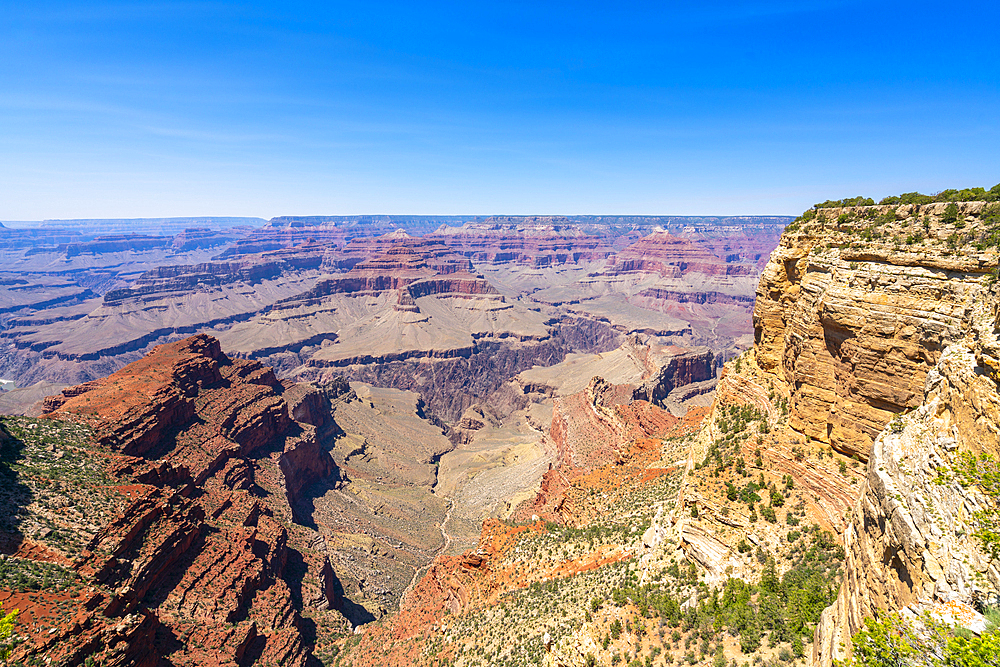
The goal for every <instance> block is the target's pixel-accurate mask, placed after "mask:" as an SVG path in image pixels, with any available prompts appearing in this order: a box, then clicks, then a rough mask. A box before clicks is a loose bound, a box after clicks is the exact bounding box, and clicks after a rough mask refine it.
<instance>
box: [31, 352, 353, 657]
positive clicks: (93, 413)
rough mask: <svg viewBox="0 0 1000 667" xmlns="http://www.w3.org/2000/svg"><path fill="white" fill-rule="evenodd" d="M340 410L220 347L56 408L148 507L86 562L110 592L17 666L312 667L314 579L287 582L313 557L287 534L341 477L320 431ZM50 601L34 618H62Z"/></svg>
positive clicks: (94, 581)
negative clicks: (91, 439)
mask: <svg viewBox="0 0 1000 667" xmlns="http://www.w3.org/2000/svg"><path fill="white" fill-rule="evenodd" d="M286 394H287V395H288V398H289V401H287V402H286V400H285V395H286ZM289 403H291V404H292V406H293V407H292V412H293V414H294V415H295V416H298V417H300V418H301V419H302V421H296V420H293V419H292V417H291V416H290V415H289ZM324 405H325V403H324V402H323V401H321V400H319V392H318V390H316V389H312V388H309V387H301V386H290V387H288V388H286V387H285V386H284V385H282V384H281V383H279V382H278V381H277V379H276V378H275V377H274V374H273V373H272V372H271V370H270V369H269V368H265V367H263V366H261V365H260V364H259V363H257V362H253V361H245V360H230V359H228V358H227V357H226V356H225V355H224V354H222V352H221V350H220V348H219V344H218V341H216V340H215V339H213V338H211V337H209V336H205V335H198V336H193V337H191V338H188V339H185V340H182V341H179V342H177V343H172V344H169V345H162V346H159V347H157V348H155V349H154V350H153V351H152V352H151V353H150V354H149V355H147V356H146V357H144V358H143V359H141V360H140V361H137V362H135V363H133V364H131V365H129V366H127V367H125V368H124V369H122V370H121V371H119V372H117V373H115V374H114V375H111V376H109V377H107V378H104V379H102V380H98V381H95V382H90V383H88V384H87V385H83V386H80V387H73V388H70V389H67V390H65V391H64V392H63V394H62V395H61V396H57V397H52V398H50V399H49V400H48V401H47V403H46V409H47V411H48V414H49V415H50V416H52V417H56V418H59V419H70V420H82V421H85V422H87V423H89V424H91V425H92V426H93V427H94V429H95V432H96V437H97V440H98V445H99V446H100V447H102V448H107V449H109V450H111V451H112V452H113V454H112V462H111V464H110V472H112V473H113V474H114V476H115V477H117V478H118V479H119V480H121V481H122V482H126V483H128V484H130V486H128V495H129V497H130V498H132V501H131V502H130V503H129V504H128V506H127V508H126V509H125V511H124V512H123V513H122V514H121V515H119V516H118V517H116V518H114V519H112V520H111V522H110V523H109V524H108V525H107V526H106V527H105V528H103V529H102V530H101V531H100V532H99V533H98V534H97V535H96V536H95V538H94V539H93V540H92V541H91V543H90V545H89V546H88V547H87V548H86V549H84V550H83V551H82V552H81V553H80V554H79V555H78V556H77V557H76V559H75V560H74V562H73V568H74V569H75V570H76V572H77V573H78V574H79V575H80V576H81V577H83V579H84V581H86V582H90V585H91V588H90V590H91V591H97V592H95V593H93V594H92V595H91V596H90V597H88V598H86V599H84V600H74V604H75V608H76V609H77V613H78V615H79V619H78V621H77V622H75V623H73V624H70V625H68V626H66V625H63V626H60V627H58V628H57V631H56V632H54V633H52V634H51V635H46V636H45V637H42V638H33V640H32V641H29V642H28V643H26V644H25V645H23V646H21V647H19V648H18V653H17V655H16V656H15V657H19V659H24V658H27V657H30V656H33V655H35V656H37V655H39V654H40V653H44V654H46V655H49V656H51V657H58V658H59V659H60V660H63V661H66V662H68V663H79V662H80V661H82V660H83V658H84V657H87V656H89V655H92V656H94V657H96V658H97V659H99V660H100V661H103V662H102V663H101V664H150V665H153V664H161V663H159V662H158V659H161V660H165V661H166V662H167V663H169V664H177V665H206V664H211V665H223V664H249V663H250V662H254V663H255V664H281V665H305V664H307V660H308V658H309V656H310V648H309V646H308V645H307V644H306V643H305V641H304V640H303V637H302V635H301V631H300V627H301V618H300V615H299V610H300V609H301V604H302V601H301V599H299V600H298V601H296V596H295V595H293V593H292V589H293V588H297V587H299V586H301V581H296V580H294V579H291V578H287V575H286V563H287V561H288V560H289V558H290V557H291V555H292V554H293V553H295V555H296V558H297V559H298V560H301V559H302V555H300V554H299V553H298V552H295V551H294V549H293V547H292V546H290V545H289V528H288V523H287V522H288V518H289V516H290V515H291V514H293V513H294V508H295V505H296V503H297V501H298V500H299V498H300V497H301V493H302V491H303V489H305V488H306V487H307V486H309V485H310V484H312V483H314V482H316V481H319V480H322V479H335V478H336V472H337V468H336V466H335V464H334V462H333V459H332V458H330V455H329V454H328V453H327V452H326V450H325V449H324V448H323V447H321V446H320V445H319V443H318V441H317V430H316V429H317V427H323V426H324V425H327V424H329V423H331V420H330V416H329V413H328V411H327V412H324V408H323V406H324ZM279 471H280V472H279ZM275 473H277V474H275ZM123 488H124V487H123ZM307 560H309V561H310V562H314V563H315V564H316V566H317V567H318V568H320V569H321V570H324V568H325V569H329V562H328V561H325V560H324V559H322V558H320V559H316V558H312V557H309V558H308V559H307ZM298 576H299V577H300V576H301V575H298ZM316 576H317V577H319V578H321V577H322V576H323V572H322V571H320V572H317V573H316ZM327 579H329V577H327ZM328 583H329V581H328ZM42 593H44V594H47V595H50V596H51V594H52V592H51V591H49V592H48V593H46V592H44V591H43V592H42ZM323 593H324V594H325V595H326V597H327V598H328V599H326V600H325V601H324V606H326V607H331V606H333V605H335V603H336V601H335V600H334V599H333V587H332V585H327V586H324V591H323ZM40 596H41V597H40V598H39V599H38V600H35V601H34V602H33V604H36V605H38V604H41V605H43V606H44V604H48V602H46V600H45V599H44V598H45V595H42V594H40ZM15 602H16V601H15Z"/></svg>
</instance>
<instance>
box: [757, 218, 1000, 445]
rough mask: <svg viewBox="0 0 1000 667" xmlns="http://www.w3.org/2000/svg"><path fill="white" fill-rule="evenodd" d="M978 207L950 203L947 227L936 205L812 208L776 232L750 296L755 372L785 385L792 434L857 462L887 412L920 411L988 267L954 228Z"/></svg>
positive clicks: (992, 259)
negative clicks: (811, 214)
mask: <svg viewBox="0 0 1000 667" xmlns="http://www.w3.org/2000/svg"><path fill="white" fill-rule="evenodd" d="M982 208H983V204H982V203H981V202H972V203H964V204H961V205H960V210H961V215H960V219H962V218H965V220H962V227H959V228H956V227H955V225H954V224H945V223H943V222H941V219H940V214H941V213H942V212H943V207H942V206H940V205H937V204H932V205H928V206H923V207H911V206H903V207H899V208H898V209H897V208H896V207H892V206H870V207H857V208H851V209H820V211H819V215H818V217H816V218H815V219H813V220H811V221H808V222H807V223H804V224H802V226H801V227H800V228H799V229H798V230H795V231H791V232H789V233H786V234H785V236H784V237H783V238H782V241H781V244H780V245H779V247H778V249H777V250H776V251H775V252H774V253H773V254H772V257H771V260H770V261H769V262H768V264H767V266H766V267H765V269H764V272H763V275H762V277H761V281H760V285H759V287H758V289H757V302H756V305H755V307H754V335H755V339H756V347H757V358H758V362H759V363H760V365H761V367H762V368H763V369H764V370H766V371H770V372H773V373H776V374H777V375H778V376H780V377H781V378H782V379H783V380H784V381H785V382H786V383H787V384H788V386H789V389H790V393H791V426H792V428H793V429H795V430H796V431H799V432H800V433H802V434H804V435H806V436H808V437H809V438H812V439H814V440H817V441H819V442H822V443H828V444H829V445H831V446H832V447H833V448H834V449H837V450H838V451H840V452H842V453H845V454H847V455H855V456H858V457H860V458H864V457H866V456H867V453H868V450H869V448H870V446H871V443H872V441H873V440H874V439H875V437H876V436H877V435H878V433H879V431H881V430H882V428H883V427H884V426H885V424H886V423H887V422H888V421H889V419H890V418H891V417H892V416H893V415H894V414H896V413H898V412H900V411H902V410H905V409H909V408H913V407H915V406H917V405H918V404H919V403H920V400H921V397H922V393H923V384H924V379H925V377H926V375H927V373H928V371H929V370H930V369H931V368H932V367H933V366H934V364H935V363H936V362H937V360H938V358H939V357H940V355H941V352H942V351H943V350H944V348H945V347H946V346H947V345H948V344H949V343H950V342H953V341H955V340H957V339H959V338H960V337H961V336H962V335H963V334H962V332H963V331H964V330H965V329H966V328H967V325H968V320H969V317H970V313H971V310H972V306H973V305H974V304H975V303H976V301H977V300H979V299H981V298H982V297H983V294H984V290H985V287H986V284H987V282H988V280H987V273H988V272H989V271H991V270H992V269H993V268H994V267H995V266H996V254H995V252H992V251H990V252H978V251H977V250H976V249H975V248H974V247H973V246H971V245H964V246H963V244H962V240H961V237H960V236H958V232H957V231H956V229H970V228H974V225H975V224H976V221H977V218H978V216H979V215H980V213H981V211H982ZM845 217H846V218H849V219H845ZM890 218H891V219H890ZM925 220H926V225H925V224H924V221H925ZM916 235H919V236H922V237H923V236H926V237H927V238H924V239H923V240H921V241H917V240H915V237H916ZM952 235H955V236H956V237H957V238H958V240H957V241H955V244H956V247H955V249H954V250H952V249H951V248H950V247H949V246H948V244H947V243H946V242H945V240H946V239H948V238H949V237H950V236H952ZM865 236H871V237H872V238H870V239H869V240H865V241H864V242H863V243H862V242H860V241H861V239H862V238H864V237H865ZM907 239H909V240H910V241H911V242H910V243H907Z"/></svg>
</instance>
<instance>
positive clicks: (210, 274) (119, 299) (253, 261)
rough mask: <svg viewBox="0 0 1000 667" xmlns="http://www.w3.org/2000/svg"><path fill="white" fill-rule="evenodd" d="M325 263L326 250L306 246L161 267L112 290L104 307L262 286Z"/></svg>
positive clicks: (107, 295) (105, 297)
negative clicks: (241, 285) (239, 286)
mask: <svg viewBox="0 0 1000 667" xmlns="http://www.w3.org/2000/svg"><path fill="white" fill-rule="evenodd" d="M322 262H323V249H322V248H320V247H318V246H315V245H305V246H300V247H297V248H289V249H284V250H277V251H274V252H267V253H262V254H260V255H254V256H247V257H242V258H240V259H238V260H233V261H225V262H205V263H201V264H187V265H178V266H159V267H156V268H154V269H150V270H149V271H146V272H145V273H143V274H142V275H140V276H139V277H138V278H137V279H136V281H135V284H134V285H133V286H132V287H127V288H122V289H116V290H111V291H109V292H108V293H107V294H105V295H104V304H105V305H108V306H113V305H118V304H121V303H123V302H125V301H128V300H133V299H145V300H155V299H159V298H162V297H163V296H165V295H169V294H174V293H185V292H192V291H196V290H206V289H213V288H217V287H219V286H222V285H229V284H233V283H238V282H244V283H248V284H251V285H253V284H259V283H260V282H261V281H264V280H274V279H276V278H279V277H281V276H282V275H283V274H286V273H290V272H297V271H308V270H311V269H318V268H319V267H320V265H321V264H322Z"/></svg>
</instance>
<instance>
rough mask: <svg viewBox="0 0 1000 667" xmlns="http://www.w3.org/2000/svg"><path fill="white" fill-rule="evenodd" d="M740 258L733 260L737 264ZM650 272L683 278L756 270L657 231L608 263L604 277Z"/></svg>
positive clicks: (747, 272) (725, 274)
mask: <svg viewBox="0 0 1000 667" xmlns="http://www.w3.org/2000/svg"><path fill="white" fill-rule="evenodd" d="M738 258H739V256H738V255H736V256H734V258H733V259H734V260H735V259H738ZM635 272H649V273H659V274H660V275H661V276H662V277H664V278H681V277H683V276H686V275H687V274H689V273H701V274H704V275H707V276H748V275H752V274H753V266H752V265H747V264H742V263H728V262H727V261H726V260H725V259H722V258H719V257H716V256H715V255H713V254H712V253H710V252H708V251H707V250H705V248H703V247H701V246H700V245H699V244H697V243H695V242H693V241H691V240H690V239H686V238H682V237H679V236H674V235H673V234H671V233H670V232H667V231H656V232H653V233H652V234H650V235H649V236H645V237H643V238H641V239H639V240H638V241H636V242H635V243H633V244H632V245H630V246H628V247H626V248H624V249H623V250H621V251H620V252H619V253H618V254H617V255H615V256H614V257H612V258H610V259H609V260H608V266H607V268H606V269H605V273H608V274H612V275H617V274H622V273H635Z"/></svg>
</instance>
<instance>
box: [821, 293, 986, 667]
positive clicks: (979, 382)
mask: <svg viewBox="0 0 1000 667" xmlns="http://www.w3.org/2000/svg"><path fill="white" fill-rule="evenodd" d="M998 312H1000V311H998V295H997V291H996V289H995V287H994V288H992V289H990V290H989V291H986V290H984V292H983V294H982V295H981V298H980V299H979V300H977V302H976V304H975V305H974V306H973V308H972V309H971V313H970V317H969V320H968V325H969V326H968V328H967V329H966V330H965V336H964V338H963V340H961V341H959V342H956V343H954V344H952V345H950V346H948V347H947V348H945V350H944V351H943V352H942V353H941V354H940V356H939V358H938V361H937V364H936V365H935V366H934V367H933V368H931V369H930V370H929V371H928V372H927V373H926V376H925V381H924V392H923V397H922V401H921V403H920V405H919V406H918V407H917V408H916V409H915V410H913V411H912V412H910V413H909V414H907V415H906V416H905V417H902V418H899V419H897V420H894V421H893V422H892V423H891V424H890V425H889V427H888V428H886V429H884V430H883V431H882V432H881V433H880V434H879V435H878V437H877V438H876V440H875V442H874V445H873V447H872V450H871V455H870V459H869V463H868V472H867V476H866V479H865V483H864V486H863V487H862V490H861V496H860V497H859V498H858V500H857V503H856V505H855V507H854V512H853V516H852V518H851V523H850V525H848V527H847V530H846V531H845V532H844V548H845V550H846V553H847V561H846V564H845V576H844V583H843V585H842V587H841V589H840V594H839V596H838V598H837V601H836V602H835V603H834V605H833V606H831V607H830V608H828V609H827V610H826V611H825V612H824V613H823V616H822V619H821V622H820V625H819V627H818V628H817V630H816V642H815V644H814V649H813V660H814V663H815V664H817V665H822V666H823V667H828V666H829V665H831V664H833V661H834V660H843V659H845V658H846V657H847V656H848V655H850V652H851V649H852V643H851V637H852V636H853V635H854V633H856V632H857V631H858V630H860V629H862V628H863V621H864V618H865V617H869V616H878V615H881V614H883V613H885V612H893V611H900V610H904V609H906V608H909V609H911V610H915V611H916V612H918V613H919V612H920V611H922V610H925V609H928V608H931V609H933V608H934V605H940V604H947V603H955V602H959V603H964V604H966V605H969V606H971V607H977V606H980V605H981V603H982V602H984V601H986V600H990V599H995V598H996V597H997V593H998V592H1000V569H998V566H1000V562H998V561H997V560H995V559H993V558H991V556H990V554H989V553H988V551H987V550H986V548H985V544H984V543H983V542H982V541H981V540H980V539H978V538H977V537H974V535H975V533H976V530H977V529H978V528H981V527H982V526H981V525H980V524H979V520H978V519H977V517H976V513H977V512H978V511H980V510H982V509H984V508H989V507H994V506H995V504H996V502H997V499H996V498H993V497H989V496H987V495H985V494H984V492H983V490H982V489H981V488H979V487H977V486H976V485H975V484H967V483H963V481H965V480H963V478H961V477H958V476H956V475H955V474H954V471H955V470H956V469H958V468H960V466H961V463H960V461H961V459H960V457H961V456H962V455H973V456H980V455H983V454H986V455H988V456H991V457H993V459H992V461H993V463H990V462H988V461H987V462H982V463H981V464H980V465H981V469H982V471H983V472H985V473H988V472H989V468H990V466H991V465H992V466H995V465H996V464H995V461H996V458H995V457H996V456H997V455H998V454H1000V440H998V435H1000V391H998V386H997V379H996V378H997V370H998V369H1000V363H998V357H1000V354H998V353H1000V345H998V340H997V324H998V319H997V316H998ZM988 528H989V529H991V530H995V529H996V526H992V527H988ZM980 609H982V607H980Z"/></svg>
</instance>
